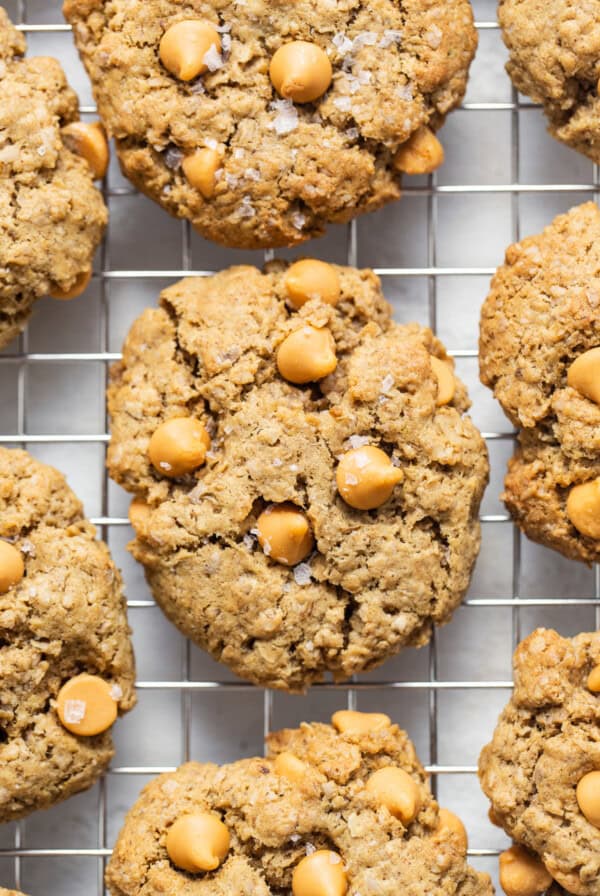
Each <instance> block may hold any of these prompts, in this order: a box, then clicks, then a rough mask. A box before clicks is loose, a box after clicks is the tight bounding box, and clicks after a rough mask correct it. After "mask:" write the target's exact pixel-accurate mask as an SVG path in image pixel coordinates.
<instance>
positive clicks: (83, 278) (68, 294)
mask: <svg viewBox="0 0 600 896" xmlns="http://www.w3.org/2000/svg"><path fill="white" fill-rule="evenodd" d="M91 279H92V271H91V269H90V270H88V271H83V272H82V273H81V274H80V275H79V276H78V277H76V279H75V282H74V283H73V285H72V286H70V287H68V288H67V289H60V288H59V287H58V286H55V285H53V286H52V287H51V288H50V291H49V293H48V295H49V296H51V297H52V298H53V299H59V301H63V302H70V301H71V299H77V298H78V297H79V296H80V295H81V293H82V292H85V290H86V289H87V287H88V286H89V283H90V280H91Z"/></svg>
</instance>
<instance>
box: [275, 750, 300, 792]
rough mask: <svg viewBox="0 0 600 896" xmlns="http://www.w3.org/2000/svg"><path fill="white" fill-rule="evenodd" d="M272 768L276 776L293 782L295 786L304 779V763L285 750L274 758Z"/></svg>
mask: <svg viewBox="0 0 600 896" xmlns="http://www.w3.org/2000/svg"><path fill="white" fill-rule="evenodd" d="M273 767H274V768H275V771H276V772H277V774H278V775H281V777H282V778H287V779H288V780H289V781H293V782H294V783H295V784H299V783H300V782H301V781H303V780H304V778H305V777H306V772H307V768H306V763H304V762H302V760H301V759H298V757H297V756H294V754H293V753H289V752H288V751H286V750H284V752H283V753H279V755H278V756H276V757H275V762H274V763H273Z"/></svg>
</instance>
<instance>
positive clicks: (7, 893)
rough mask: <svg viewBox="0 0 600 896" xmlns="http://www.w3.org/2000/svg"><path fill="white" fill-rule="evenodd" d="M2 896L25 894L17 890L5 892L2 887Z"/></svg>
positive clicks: (21, 895) (0, 893) (23, 895)
mask: <svg viewBox="0 0 600 896" xmlns="http://www.w3.org/2000/svg"><path fill="white" fill-rule="evenodd" d="M0 896H25V894H24V893H20V892H17V890H5V889H4V888H3V887H0Z"/></svg>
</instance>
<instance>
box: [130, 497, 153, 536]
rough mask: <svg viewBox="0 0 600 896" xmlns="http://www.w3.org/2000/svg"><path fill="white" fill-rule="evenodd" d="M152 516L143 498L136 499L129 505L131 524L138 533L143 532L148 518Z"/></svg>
mask: <svg viewBox="0 0 600 896" xmlns="http://www.w3.org/2000/svg"><path fill="white" fill-rule="evenodd" d="M149 515H150V507H149V506H148V504H146V502H145V501H144V500H143V498H134V499H133V501H132V502H131V504H130V505H129V513H128V516H129V522H130V523H131V525H132V526H133V528H134V529H135V531H136V532H141V531H143V529H144V527H145V525H146V522H147V520H148V517H149Z"/></svg>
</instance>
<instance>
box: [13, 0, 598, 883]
mask: <svg viewBox="0 0 600 896" xmlns="http://www.w3.org/2000/svg"><path fill="white" fill-rule="evenodd" d="M30 2H33V0H30ZM46 6H47V9H48V12H49V13H50V12H52V11H53V8H54V0H47V4H46ZM475 6H476V8H477V3H475ZM486 9H487V7H486ZM16 10H17V21H18V27H19V28H20V29H21V30H22V31H24V32H25V33H27V34H39V33H42V34H46V35H51V34H60V33H63V32H65V33H68V32H69V31H70V26H68V25H65V24H56V23H50V22H46V23H44V22H38V21H36V22H35V23H32V24H31V23H28V9H27V0H17V3H16ZM37 11H38V13H39V4H38V7H37ZM37 17H38V16H36V18H37ZM48 18H52V16H51V15H49V16H48ZM477 27H478V30H479V32H480V34H481V33H483V32H486V31H494V32H497V29H498V25H497V23H496V22H494V21H486V20H481V21H478V22H477ZM462 108H463V110H464V111H465V112H468V113H469V114H473V115H476V114H478V113H510V118H511V132H512V139H511V146H512V149H511V161H510V175H511V176H510V182H508V183H493V182H489V183H481V184H466V183H461V184H445V183H438V178H437V176H436V175H433V176H431V177H430V178H428V179H427V182H426V183H424V184H422V185H418V186H413V185H408V186H407V187H406V188H405V190H404V197H405V198H404V199H403V202H405V203H406V202H410V201H411V198H417V199H421V200H425V201H426V204H427V252H426V254H427V258H426V263H425V264H423V265H421V266H411V267H407V266H398V267H379V268H377V267H375V270H376V273H377V274H378V275H379V276H380V277H381V278H382V280H383V285H384V290H385V286H386V282H390V281H391V279H392V278H403V279H404V278H411V279H413V278H414V279H416V280H418V281H420V282H422V283H424V284H425V285H426V292H427V317H428V323H429V325H430V326H431V327H432V329H434V330H436V328H437V323H438V309H439V298H438V290H439V284H440V282H441V281H443V280H444V278H453V277H466V278H470V277H488V276H490V275H492V274H493V272H494V268H493V267H488V266H465V265H463V266H455V267H448V266H444V265H441V264H439V263H438V235H439V232H440V221H439V201H440V198H441V197H443V196H445V195H452V194H453V195H459V196H460V195H462V196H467V195H474V196H481V195H484V194H486V195H497V196H501V195H503V194H504V195H506V194H508V195H509V196H510V204H511V229H512V234H511V236H512V238H513V239H514V240H516V239H519V238H520V237H521V236H522V234H521V200H522V197H523V196H524V195H536V194H544V195H546V196H548V195H552V194H557V195H558V194H563V193H565V194H573V195H575V196H577V194H587V195H592V196H593V197H595V198H596V200H597V199H598V197H599V195H600V178H599V172H598V168H597V167H596V166H594V167H593V169H592V174H593V176H592V178H591V179H589V181H588V182H576V181H575V182H573V183H568V182H565V183H561V182H554V183H548V184H545V183H522V182H520V179H519V175H520V168H521V166H520V161H521V160H520V152H521V133H520V114H521V112H522V111H523V110H527V109H532V108H533V106H532V104H531V103H529V102H527V101H525V100H524V99H522V98H520V97H519V96H518V95H517V94H516V92H515V91H514V90H513V92H512V98H511V100H510V102H466V103H464V104H463V107H462ZM81 111H82V113H85V114H93V113H94V112H95V109H94V107H93V106H92V105H83V106H82V107H81ZM548 139H549V138H548ZM590 168H591V166H590ZM104 195H105V198H106V200H107V202H108V201H110V200H111V199H114V198H117V197H124V196H133V195H135V191H134V190H133V189H132V188H130V187H129V186H127V185H113V184H112V183H110V179H109V182H108V183H105V184H104ZM578 201H579V200H578ZM345 244H346V247H345V256H346V261H347V263H348V264H350V265H356V264H357V263H358V261H359V230H358V226H357V223H356V222H353V223H352V224H350V225H348V227H347V231H346V235H345ZM266 255H267V258H268V257H271V256H270V255H269V253H266ZM499 260H500V259H499ZM211 273H212V271H210V270H206V269H199V270H198V269H195V268H194V264H193V252H192V234H191V230H190V226H189V223H187V222H183V223H181V250H180V266H179V268H178V269H170V270H163V269H159V270H145V269H142V270H134V269H123V268H117V267H115V266H113V265H112V264H111V255H110V250H109V240H108V239H106V240H105V241H104V243H103V245H102V247H101V249H100V252H99V259H98V266H97V271H96V273H95V274H94V278H93V282H94V283H95V284H96V285H97V288H98V289H99V291H100V303H101V320H100V341H99V350H96V351H89V352H65V351H60V350H56V351H50V352H48V351H44V352H39V351H37V352H33V351H29V336H28V333H27V331H25V332H24V333H23V335H22V336H21V337H20V338H19V340H18V343H17V348H16V350H14V349H9V350H8V351H6V352H4V353H1V354H0V382H1V380H2V376H3V373H4V371H6V370H8V369H11V370H12V371H15V370H16V377H15V378H14V383H15V392H16V395H15V397H14V400H15V404H16V418H15V419H16V425H15V426H13V427H11V431H7V432H4V429H5V426H4V425H3V421H2V419H0V443H3V444H7V445H9V446H10V445H13V446H21V447H26V448H32V449H33V450H35V449H36V446H38V447H39V446H45V445H61V444H65V445H80V446H81V445H85V444H93V445H99V446H105V445H106V443H107V441H108V438H109V437H108V429H107V421H106V418H105V420H104V424H105V425H104V431H102V432H97V433H84V432H76V433H65V434H63V433H52V432H42V433H40V432H30V431H29V429H28V403H27V394H28V378H29V377H30V375H31V371H32V370H34V369H35V368H36V366H37V365H55V364H67V365H71V364H72V365H80V364H83V365H91V364H100V365H103V369H104V377H103V378H104V380H106V377H107V375H108V369H109V365H110V364H111V363H112V362H113V361H116V360H118V358H119V357H120V355H119V354H118V353H117V352H114V351H111V350H110V303H109V297H110V292H111V289H112V288H113V287H114V284H115V283H118V282H127V281H138V280H141V279H143V280H152V279H157V280H159V279H160V280H175V279H179V278H181V277H187V276H207V275H209V274H211ZM482 298H483V296H482ZM449 351H450V354H451V355H452V356H453V357H454V358H456V359H457V360H458V361H461V360H464V361H469V360H471V361H472V362H474V361H475V359H476V357H477V351H476V349H474V348H469V347H466V346H464V345H460V344H458V345H450V346H449ZM103 385H104V383H103ZM484 436H485V438H486V441H487V442H488V445H490V446H493V445H498V444H501V443H508V444H510V443H511V442H512V441H513V440H514V433H513V432H512V431H510V430H509V429H508V428H506V429H495V430H493V431H488V432H485V433H484ZM101 492H102V493H101V512H100V514H99V515H97V516H95V517H94V518H93V520H92V521H93V522H94V523H95V524H96V525H97V527H98V528H99V531H100V534H101V535H102V537H103V538H105V539H107V540H109V539H110V537H111V534H113V533H115V532H117V531H119V530H123V528H124V527H127V526H128V525H129V523H128V520H127V519H126V518H125V517H124V516H118V515H115V514H112V515H111V513H110V506H111V502H110V499H109V483H108V480H107V477H106V474H105V473H103V476H102V490H101ZM481 520H482V524H483V527H484V529H485V528H486V527H506V528H508V530H509V531H510V532H511V533H512V534H511V538H512V545H511V553H512V556H511V561H512V580H511V585H510V588H507V589H506V591H505V592H503V593H501V594H499V595H493V596H477V595H472V594H469V596H468V597H467V598H466V599H465V601H464V607H466V608H478V609H486V608H487V609H491V608H496V609H504V610H506V611H507V612H509V613H510V647H511V648H512V647H514V646H515V645H516V644H517V643H518V642H519V640H520V639H521V636H522V634H523V628H524V627H523V612H524V611H526V610H528V611H542V610H545V609H547V610H550V609H552V610H555V609H556V608H557V607H560V608H566V609H567V610H572V611H573V612H578V611H584V610H586V609H587V611H589V613H590V615H591V616H593V624H595V626H596V628H598V627H599V625H600V570H599V569H598V568H596V569H595V570H594V575H593V587H592V588H591V590H590V591H588V593H583V592H584V591H585V590H586V589H582V593H580V594H577V595H576V596H572V597H568V598H565V597H562V598H561V597H560V595H558V594H550V595H544V596H542V597H527V596H523V589H522V581H523V571H524V570H523V563H522V555H523V545H522V541H521V536H520V534H519V532H518V530H517V529H516V528H514V527H513V526H512V523H511V521H510V518H509V517H508V515H507V514H506V513H503V512H495V513H484V514H483V515H482V517H481ZM128 606H129V608H130V609H131V610H136V611H137V610H150V609H151V608H153V607H154V606H155V604H154V602H153V601H152V600H151V599H149V598H148V597H146V596H144V597H140V596H138V595H137V594H136V593H133V594H132V593H131V592H130V593H129V600H128ZM439 637H440V635H439V634H434V636H433V638H432V640H431V643H430V645H429V646H428V647H427V648H425V650H426V652H427V654H426V655H427V663H426V674H423V675H418V676H417V678H416V679H414V678H410V676H406V677H403V676H402V677H400V676H395V675H394V673H393V672H391V673H389V672H388V671H387V670H388V664H386V665H385V666H384V667H382V669H380V670H379V671H378V672H377V674H376V677H373V676H365V677H359V678H358V679H354V680H353V681H351V682H349V683H347V684H336V683H333V682H331V681H326V682H325V683H323V684H321V685H317V686H315V688H314V689H313V693H314V694H315V695H316V696H317V699H318V700H319V699H321V695H326V694H327V693H330V692H333V693H334V694H335V695H336V697H337V698H338V699H339V701H340V702H341V701H344V702H345V703H346V705H347V706H348V707H350V708H352V707H355V706H357V705H359V706H360V707H361V708H370V707H373V708H376V706H375V704H374V703H373V701H374V700H376V699H378V698H379V697H381V695H382V694H385V695H388V696H389V695H394V694H395V695H401V694H405V695H407V697H408V698H409V699H413V698H417V697H419V696H420V695H424V697H425V700H426V713H425V719H424V720H423V721H424V724H426V726H427V731H428V736H427V739H426V740H427V744H428V750H429V756H428V763H427V766H426V767H427V770H428V772H429V773H430V775H431V781H432V788H433V790H434V793H437V791H438V788H439V784H440V782H441V781H442V780H444V779H447V778H448V777H452V776H458V777H459V778H460V777H461V776H474V775H475V774H476V766H475V764H474V763H469V762H462V763H461V762H453V763H448V762H441V761H440V755H441V753H440V744H441V743H442V742H443V741H444V740H445V739H446V738H448V737H449V736H451V733H450V732H449V731H448V730H447V726H446V725H445V722H444V719H443V714H442V713H441V712H440V700H441V699H443V697H444V696H445V695H447V694H449V693H452V694H461V695H467V694H476V693H478V692H484V693H488V692H489V693H490V694H495V693H500V694H501V695H502V700H504V698H505V696H507V695H508V692H509V690H510V688H511V686H512V682H511V681H510V679H509V678H508V677H506V678H504V679H498V680H486V679H485V677H483V678H465V677H458V676H451V677H450V678H448V677H440V656H439V650H438V644H439ZM388 675H391V677H387V676H388ZM137 687H138V690H139V692H140V694H146V693H148V694H156V693H157V692H159V693H163V694H172V695H174V697H175V698H177V699H178V700H179V704H180V718H181V743H180V744H179V745H178V747H177V748H176V749H175V751H174V752H175V753H178V757H179V760H187V759H189V758H190V757H192V755H193V744H192V736H191V730H192V716H193V705H192V700H193V698H194V695H197V694H208V693H215V692H216V693H218V694H226V693H232V692H241V693H250V692H252V693H256V688H253V687H252V686H251V685H249V684H247V683H244V682H240V681H237V680H227V678H226V677H225V676H224V677H223V678H222V679H214V680H213V679H212V678H202V679H198V678H197V677H196V676H195V675H194V674H193V669H192V648H191V646H190V643H189V642H185V646H184V649H183V652H182V662H181V669H180V675H179V678H178V679H175V680H170V679H167V680H159V679H158V678H155V679H151V680H140V681H138V683H137ZM273 717H274V695H273V694H272V692H270V691H264V696H263V702H262V729H263V733H264V734H267V733H268V732H269V731H270V730H272V727H273ZM124 724H126V723H124ZM411 733H413V732H411ZM490 733H491V732H490V731H488V735H489V734H490ZM118 762H119V754H118V753H117V757H116V762H115V764H113V766H112V767H111V769H110V770H109V772H108V775H107V776H106V777H105V778H104V779H103V780H102V781H101V783H100V785H99V787H98V789H97V801H96V806H95V809H94V812H95V823H96V826H97V841H96V845H95V846H93V847H90V846H78V845H75V846H73V847H69V848H62V847H54V846H47V847H46V846H28V844H27V837H26V825H27V823H28V822H21V823H17V824H15V825H13V826H11V827H12V829H13V832H14V836H13V841H12V843H11V844H9V845H4V846H3V847H2V848H0V860H8V859H10V860H11V861H12V864H13V872H12V873H13V878H14V879H13V881H11V882H9V881H1V880H0V886H1V885H2V884H3V883H4V884H5V885H14V886H16V888H17V889H20V888H21V887H22V886H23V887H25V886H28V887H29V886H30V883H29V876H28V875H27V874H25V873H24V870H25V863H27V868H29V863H37V862H43V861H44V860H45V859H59V860H68V859H71V858H74V857H77V858H87V859H89V860H90V861H92V862H95V863H96V873H95V881H96V883H95V888H93V889H90V890H89V896H92V892H93V893H97V894H98V896H105V888H104V870H105V864H106V861H107V858H108V857H109V856H110V843H109V835H108V825H109V821H110V807H109V802H108V799H107V780H109V779H115V780H120V779H125V778H129V777H130V776H132V777H133V778H135V777H136V776H139V777H140V778H141V777H144V776H151V775H155V774H158V773H160V772H163V771H166V770H170V769H171V768H173V767H174V766H166V765H145V764H133V765H120V764H118ZM466 821H467V822H469V819H468V818H467V819H466ZM478 830H481V829H478ZM480 836H481V834H480ZM483 836H484V837H485V839H482V840H479V841H476V842H475V843H474V845H473V847H472V848H471V849H470V850H469V854H470V856H471V857H472V858H473V860H474V862H475V863H477V862H478V861H479V862H480V864H481V863H482V862H483V866H485V860H489V861H488V865H487V866H486V867H488V869H489V870H491V865H490V863H491V862H492V861H493V860H494V859H495V857H496V856H497V854H498V852H499V850H500V848H501V834H499V833H494V832H493V831H492V829H491V828H490V829H487V830H486V831H485V833H484V835H483ZM2 842H4V841H2ZM480 860H481V861H480ZM5 867H6V866H5V864H3V865H2V868H5ZM33 877H34V878H35V879H36V880H38V879H40V880H41V879H42V876H41V875H40V876H38V877H36V875H33ZM32 886H35V885H32ZM28 892H29V889H28ZM41 892H42V889H40V890H39V893H40V894H41ZM73 892H75V891H73ZM44 893H45V894H47V893H48V890H47V889H44ZM31 896H38V891H37V890H34V891H32V894H31ZM61 896H62V894H61ZM69 896H70V894H69Z"/></svg>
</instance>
